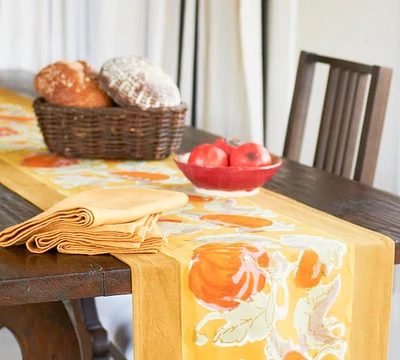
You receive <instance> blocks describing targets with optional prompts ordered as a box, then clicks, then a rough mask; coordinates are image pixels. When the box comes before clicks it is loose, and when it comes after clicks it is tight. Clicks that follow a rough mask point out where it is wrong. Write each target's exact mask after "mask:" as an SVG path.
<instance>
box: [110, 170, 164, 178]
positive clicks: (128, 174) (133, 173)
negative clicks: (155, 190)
mask: <svg viewBox="0 0 400 360" xmlns="http://www.w3.org/2000/svg"><path fill="white" fill-rule="evenodd" d="M113 174H114V175H119V176H126V177H130V178H134V179H141V180H167V179H169V176H168V175H165V174H157V173H156V174H154V173H149V172H141V171H114V172H113Z"/></svg>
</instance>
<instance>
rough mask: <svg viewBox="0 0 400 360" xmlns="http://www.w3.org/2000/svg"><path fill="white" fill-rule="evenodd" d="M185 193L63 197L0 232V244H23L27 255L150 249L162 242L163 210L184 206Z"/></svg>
mask: <svg viewBox="0 0 400 360" xmlns="http://www.w3.org/2000/svg"><path fill="white" fill-rule="evenodd" d="M187 202H188V197H187V195H186V194H183V193H180V192H176V191H169V190H154V189H141V188H137V189H130V188H128V189H123V188H117V189H95V190H89V191H85V192H82V193H79V194H77V195H73V196H71V197H69V198H66V199H64V200H62V201H60V202H59V203H57V204H56V205H54V206H53V207H51V208H50V209H48V210H46V211H44V212H43V213H41V214H39V215H37V216H35V217H34V218H32V219H30V220H27V221H25V222H23V223H21V224H18V225H14V226H11V227H9V228H7V229H5V230H3V231H2V232H0V247H7V246H11V245H22V244H26V247H27V248H28V249H29V250H30V251H31V252H33V253H43V252H45V251H48V250H50V249H52V248H56V249H57V250H58V251H59V252H61V253H66V254H87V255H97V254H106V253H115V254H117V253H156V252H157V251H159V250H160V248H162V247H163V246H166V242H167V240H166V238H165V237H164V235H163V234H162V233H161V231H160V229H159V228H158V225H157V220H158V219H159V217H160V215H161V213H162V212H163V211H168V210H172V209H175V208H179V207H181V206H184V205H185V204H186V203H187Z"/></svg>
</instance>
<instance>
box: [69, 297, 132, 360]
mask: <svg viewBox="0 0 400 360" xmlns="http://www.w3.org/2000/svg"><path fill="white" fill-rule="evenodd" d="M71 305H72V310H73V313H74V318H75V325H76V330H77V332H78V333H79V338H80V340H81V346H82V351H83V353H84V354H91V356H92V359H93V360H108V359H114V360H125V357H124V355H123V354H122V353H121V351H120V350H119V349H118V348H117V347H116V346H115V345H114V344H113V343H112V342H111V341H110V340H109V338H108V334H107V331H106V330H105V329H104V328H103V326H102V325H101V322H100V319H99V316H98V313H97V307H96V302H95V299H94V298H86V299H79V300H72V301H71Z"/></svg>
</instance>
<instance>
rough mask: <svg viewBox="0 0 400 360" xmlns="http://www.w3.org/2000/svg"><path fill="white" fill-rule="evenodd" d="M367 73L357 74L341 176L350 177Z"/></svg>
mask: <svg viewBox="0 0 400 360" xmlns="http://www.w3.org/2000/svg"><path fill="white" fill-rule="evenodd" d="M367 80H368V75H365V74H359V75H358V79H357V84H356V91H355V94H354V100H353V106H352V109H351V114H350V119H349V128H348V132H347V137H346V143H345V148H344V153H343V164H342V169H341V172H340V173H341V175H342V176H343V177H346V178H349V179H350V177H351V172H352V169H353V162H354V152H355V150H356V146H357V135H358V129H359V126H360V121H361V113H362V110H363V105H364V98H365V90H366V87H367Z"/></svg>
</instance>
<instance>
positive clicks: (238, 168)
mask: <svg viewBox="0 0 400 360" xmlns="http://www.w3.org/2000/svg"><path fill="white" fill-rule="evenodd" d="M190 153H191V152H190V151H188V152H185V153H182V154H176V155H175V156H174V159H173V160H174V161H175V163H179V164H183V165H185V166H188V167H192V168H198V169H220V170H223V171H260V170H273V169H276V168H279V167H280V166H281V165H282V162H283V161H282V158H280V157H279V156H276V155H273V154H271V158H272V161H273V163H272V164H271V165H265V166H259V167H256V166H254V167H241V166H208V165H197V164H189V163H188V162H185V161H181V160H180V158H182V157H184V156H187V157H188V158H189V156H188V155H190ZM274 159H275V161H276V162H274Z"/></svg>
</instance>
